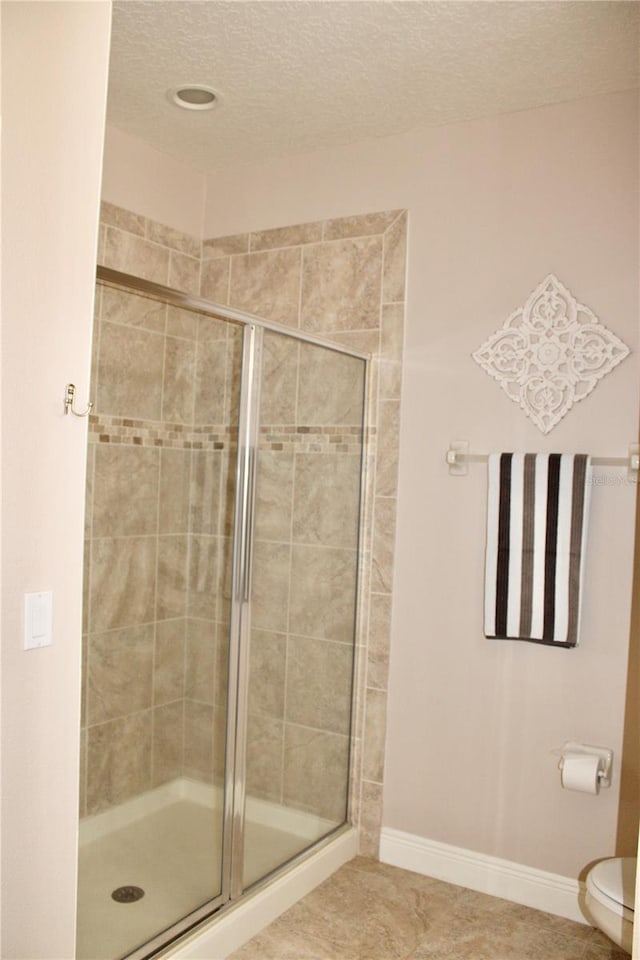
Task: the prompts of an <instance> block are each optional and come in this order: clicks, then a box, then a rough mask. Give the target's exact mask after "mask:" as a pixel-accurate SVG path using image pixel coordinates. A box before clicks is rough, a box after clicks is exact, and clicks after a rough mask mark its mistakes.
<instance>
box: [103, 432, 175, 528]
mask: <svg viewBox="0 0 640 960" xmlns="http://www.w3.org/2000/svg"><path fill="white" fill-rule="evenodd" d="M94 449H95V480H94V496H93V536H94V537H114V536H116V537H117V536H131V535H135V534H151V533H155V532H156V530H157V524H158V475H159V469H158V468H159V462H160V453H159V451H158V450H153V449H151V448H148V447H144V448H143V447H129V446H114V445H113V444H109V443H99V444H96V445H95V448H94Z"/></svg>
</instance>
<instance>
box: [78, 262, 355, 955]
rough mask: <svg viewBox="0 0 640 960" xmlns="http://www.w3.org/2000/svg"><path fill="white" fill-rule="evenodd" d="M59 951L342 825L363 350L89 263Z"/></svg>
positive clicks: (196, 914)
mask: <svg viewBox="0 0 640 960" xmlns="http://www.w3.org/2000/svg"><path fill="white" fill-rule="evenodd" d="M98 278H99V279H98V287H97V297H96V321H95V332H94V358H93V369H92V397H93V399H94V402H95V407H94V412H93V414H92V416H91V420H90V438H89V446H88V487H87V523H86V537H87V540H86V551H85V555H86V565H85V567H86V569H85V604H84V606H85V623H84V635H85V643H84V660H83V718H82V731H81V735H82V747H81V749H82V753H81V755H82V760H83V763H82V771H81V779H82V783H81V800H80V807H81V823H80V857H79V894H78V943H77V956H78V958H82V960H86V958H97V957H100V958H105V957H108V958H118V957H123V956H129V955H131V956H133V957H136V958H137V957H140V958H141V957H145V956H149V955H151V954H153V953H154V952H155V951H156V950H159V949H160V948H161V947H162V946H163V945H165V944H166V943H167V942H169V941H170V940H171V939H172V938H173V937H176V936H179V935H180V934H181V933H183V932H184V931H186V930H187V929H189V928H190V927H191V926H193V925H194V924H195V923H197V922H199V921H201V920H202V919H204V918H206V917H208V916H210V915H211V914H213V913H214V912H215V911H216V910H218V909H220V908H222V907H224V906H225V905H226V904H230V903H232V902H236V901H238V900H239V899H240V898H241V897H242V896H243V894H244V893H245V892H246V891H247V890H248V889H249V888H253V887H255V886H256V885H257V884H260V883H261V882H262V881H263V880H264V879H265V878H266V877H268V876H270V875H272V874H273V873H274V871H278V870H281V869H283V867H284V866H285V865H286V864H288V863H290V862H291V861H292V860H294V859H295V858H298V857H299V856H300V855H302V854H303V853H304V852H305V851H308V850H310V848H312V847H313V846H314V845H315V844H317V843H318V842H319V841H321V840H322V839H323V838H326V837H328V836H330V835H333V834H334V833H336V832H337V831H340V830H341V829H342V828H344V826H345V824H347V823H348V817H349V812H348V785H349V764H350V744H351V737H352V731H351V724H352V689H353V677H354V662H355V659H354V657H355V649H356V643H355V629H356V608H357V581H358V569H359V530H360V510H361V490H362V473H363V462H364V461H363V443H364V411H365V393H366V376H367V363H366V358H365V357H363V356H362V355H359V354H357V353H353V352H351V351H348V350H345V349H341V348H340V347H337V346H332V345H329V344H324V343H322V342H321V341H320V340H318V339H317V338H313V337H309V336H306V335H304V334H301V333H300V332H298V331H295V330H289V329H287V328H284V327H279V326H278V325H276V324H268V323H265V322H263V321H260V320H259V319H257V318H253V317H248V316H246V315H243V314H241V313H239V312H237V311H233V310H229V309H226V308H221V307H218V306H215V305H212V304H207V303H206V302H205V301H203V300H197V299H194V298H190V297H187V296H185V295H183V294H179V293H176V292H174V291H170V290H167V289H165V288H162V287H158V286H156V285H154V284H151V283H148V282H146V281H142V280H138V279H136V278H132V277H127V276H125V275H122V274H117V273H115V272H113V271H110V270H106V269H103V268H101V269H99V273H98Z"/></svg>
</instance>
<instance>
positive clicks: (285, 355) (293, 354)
mask: <svg viewBox="0 0 640 960" xmlns="http://www.w3.org/2000/svg"><path fill="white" fill-rule="evenodd" d="M299 352H300V348H299V345H298V343H297V341H295V340H292V339H290V338H289V337H283V336H281V335H280V334H277V333H271V331H269V330H266V331H265V334H264V342H263V350H262V370H261V374H262V377H261V389H260V421H261V423H267V424H293V423H295V422H296V393H297V389H298V363H299Z"/></svg>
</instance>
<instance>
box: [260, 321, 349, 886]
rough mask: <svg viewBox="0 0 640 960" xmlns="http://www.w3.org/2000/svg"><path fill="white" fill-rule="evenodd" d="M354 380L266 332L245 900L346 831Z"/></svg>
mask: <svg viewBox="0 0 640 960" xmlns="http://www.w3.org/2000/svg"><path fill="white" fill-rule="evenodd" d="M365 368H366V365H365V362H364V360H362V359H359V358H356V357H352V356H349V355H346V354H343V353H340V352H337V351H333V350H331V349H329V348H326V347H323V346H319V345H317V344H314V343H309V342H306V341H299V340H296V339H294V338H293V337H288V336H286V335H282V334H280V333H275V332H272V331H268V330H266V331H265V332H264V339H263V349H262V364H261V377H260V380H261V386H260V404H259V409H260V414H259V429H258V431H257V451H256V454H255V456H256V476H255V487H256V497H255V515H254V524H253V526H254V530H253V533H254V552H253V560H252V589H251V632H250V650H249V657H248V659H249V680H248V696H247V743H246V796H245V810H244V813H245V819H244V826H245V837H244V854H243V885H244V887H245V888H246V887H247V886H249V885H251V884H253V883H255V882H256V881H257V880H259V879H260V878H262V877H263V876H265V875H266V874H267V873H269V872H271V871H272V870H274V869H276V868H277V867H279V866H281V865H282V864H283V863H285V862H286V861H287V860H289V859H290V858H291V857H293V856H295V855H296V854H298V853H300V852H301V851H302V850H304V849H306V848H307V847H309V846H310V845H312V844H313V843H315V842H316V841H317V840H319V839H320V838H321V837H323V836H325V835H326V834H328V833H330V832H331V831H332V830H334V829H335V828H336V827H338V826H339V825H340V824H342V823H344V822H345V820H346V818H347V792H348V780H349V755H350V736H351V701H352V683H353V665H354V644H355V617H356V593H357V572H358V537H359V517H360V486H361V474H362V453H363V417H364V401H365Z"/></svg>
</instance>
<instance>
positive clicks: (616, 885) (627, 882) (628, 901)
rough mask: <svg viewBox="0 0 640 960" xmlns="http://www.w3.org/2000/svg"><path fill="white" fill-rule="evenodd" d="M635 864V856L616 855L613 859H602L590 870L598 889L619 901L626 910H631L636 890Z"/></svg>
mask: <svg viewBox="0 0 640 960" xmlns="http://www.w3.org/2000/svg"><path fill="white" fill-rule="evenodd" d="M636 864H637V860H636V858H635V857H616V858H615V859H614V860H603V861H602V863H598V864H597V865H596V866H595V867H594V868H593V870H592V871H591V879H592V880H593V883H594V884H595V886H596V887H598V889H599V890H602V892H603V893H604V894H605V895H606V896H607V897H609V898H610V899H611V900H615V901H616V903H621V904H622V905H623V906H625V907H626V908H627V910H633V908H634V905H635V892H636Z"/></svg>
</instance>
